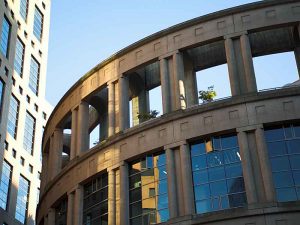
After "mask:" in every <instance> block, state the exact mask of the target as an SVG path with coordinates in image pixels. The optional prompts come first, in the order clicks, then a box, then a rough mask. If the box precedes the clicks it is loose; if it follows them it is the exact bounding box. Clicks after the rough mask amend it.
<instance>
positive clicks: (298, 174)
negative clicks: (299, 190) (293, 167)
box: [293, 170, 300, 186]
mask: <svg viewBox="0 0 300 225" xmlns="http://www.w3.org/2000/svg"><path fill="white" fill-rule="evenodd" d="M293 178H294V182H295V185H296V186H300V170H298V171H293Z"/></svg>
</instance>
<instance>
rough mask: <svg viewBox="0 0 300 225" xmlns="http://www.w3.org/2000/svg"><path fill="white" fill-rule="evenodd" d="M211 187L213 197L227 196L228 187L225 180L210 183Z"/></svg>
mask: <svg viewBox="0 0 300 225" xmlns="http://www.w3.org/2000/svg"><path fill="white" fill-rule="evenodd" d="M209 186H210V191H211V195H212V196H220V195H226V194H227V185H226V181H225V180H223V181H217V182H214V183H210V184H209Z"/></svg>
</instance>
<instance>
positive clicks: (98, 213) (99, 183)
mask: <svg viewBox="0 0 300 225" xmlns="http://www.w3.org/2000/svg"><path fill="white" fill-rule="evenodd" d="M83 224H84V225H97V224H108V174H107V173H104V174H102V175H100V176H98V177H97V178H95V179H94V180H92V181H91V182H89V183H87V184H86V185H84V197H83Z"/></svg>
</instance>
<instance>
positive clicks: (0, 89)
mask: <svg viewBox="0 0 300 225" xmlns="http://www.w3.org/2000/svg"><path fill="white" fill-rule="evenodd" d="M4 88H5V85H4V81H3V80H2V79H0V115H1V114H2V102H3V95H4ZM0 121H1V119H0Z"/></svg>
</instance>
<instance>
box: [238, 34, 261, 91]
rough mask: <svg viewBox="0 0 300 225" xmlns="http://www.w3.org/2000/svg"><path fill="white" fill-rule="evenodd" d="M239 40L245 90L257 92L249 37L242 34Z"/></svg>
mask: <svg viewBox="0 0 300 225" xmlns="http://www.w3.org/2000/svg"><path fill="white" fill-rule="evenodd" d="M240 41H241V50H242V57H243V63H244V69H245V76H246V83H247V89H248V90H247V91H248V92H257V86H256V79H255V72H254V66H253V59H252V53H251V46H250V41H249V37H248V35H246V34H242V35H241V37H240Z"/></svg>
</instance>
